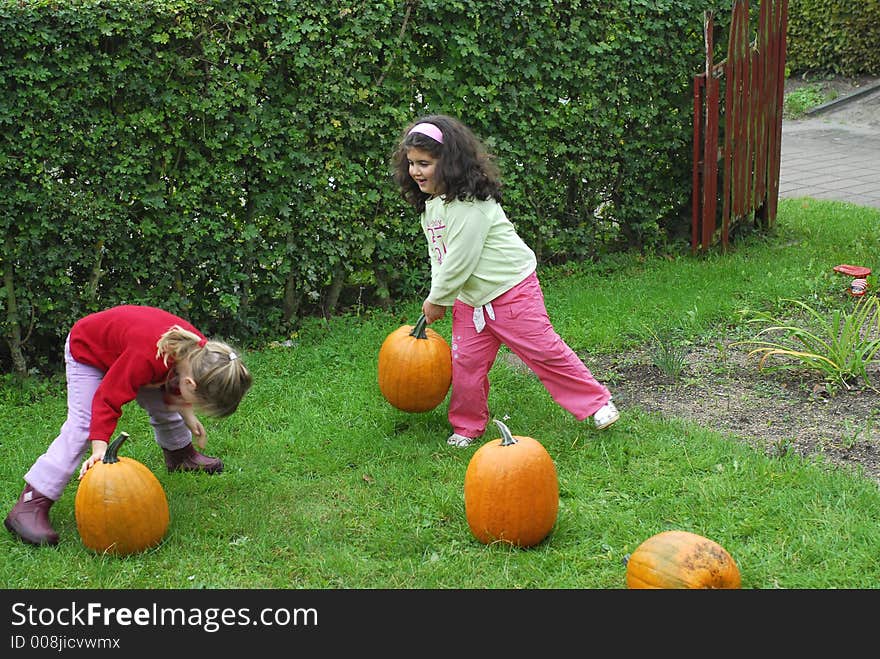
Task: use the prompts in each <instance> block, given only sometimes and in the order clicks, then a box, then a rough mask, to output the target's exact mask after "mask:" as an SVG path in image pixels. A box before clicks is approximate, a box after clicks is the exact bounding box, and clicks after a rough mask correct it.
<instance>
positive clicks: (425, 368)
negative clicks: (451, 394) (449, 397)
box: [379, 314, 452, 412]
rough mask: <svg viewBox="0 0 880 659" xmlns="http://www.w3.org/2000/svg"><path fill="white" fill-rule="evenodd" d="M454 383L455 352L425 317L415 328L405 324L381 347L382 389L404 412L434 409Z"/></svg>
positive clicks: (389, 399) (380, 380)
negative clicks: (453, 355)
mask: <svg viewBox="0 0 880 659" xmlns="http://www.w3.org/2000/svg"><path fill="white" fill-rule="evenodd" d="M451 384H452V352H451V351H450V350H449V344H448V343H446V339H444V338H443V337H442V336H441V335H440V334H438V333H437V332H435V331H434V330H432V329H431V328H429V327H427V320H426V319H425V315H424V314H422V315H421V316H419V319H418V321H417V322H416V324H415V326H413V325H402V326H400V327H398V328H397V329H396V330H394V331H393V332H391V334H389V335H388V336H387V337H386V338H385V341H383V342H382V347H381V348H379V390H380V391H381V392H382V395H383V396H384V397H385V400H387V401H388V402H389V403H391V405H393V406H394V407H396V408H397V409H399V410H403V411H404V412H427V411H429V410H433V409H434V408H435V407H437V406H438V405H439V404H440V403H442V402H443V399H444V398H446V393H447V392H448V391H449V386H450V385H451Z"/></svg>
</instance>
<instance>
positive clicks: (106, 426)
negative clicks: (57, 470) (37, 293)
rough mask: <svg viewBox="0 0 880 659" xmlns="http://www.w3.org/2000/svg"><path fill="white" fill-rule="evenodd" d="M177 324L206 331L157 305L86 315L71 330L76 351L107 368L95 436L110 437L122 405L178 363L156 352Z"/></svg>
mask: <svg viewBox="0 0 880 659" xmlns="http://www.w3.org/2000/svg"><path fill="white" fill-rule="evenodd" d="M172 325H180V326H181V327H182V328H184V329H186V330H189V331H190V332H193V333H195V334H196V335H197V336H199V337H200V338H205V336H204V335H203V334H202V333H201V332H199V330H197V329H196V328H195V327H193V326H192V325H190V324H189V323H188V322H187V321H185V320H184V319H183V318H178V317H177V316H175V315H173V314H171V313H168V312H167V311H163V310H162V309H156V308H154V307H141V306H134V305H123V306H119V307H112V308H110V309H106V310H104V311H99V312H97V313H93V314H91V315H88V316H85V317H84V318H80V319H79V320H78V321H76V323H74V325H73V327H72V328H71V330H70V354H71V355H73V358H74V359H75V360H76V361H78V362H80V363H81V364H88V365H89V366H94V367H95V368H99V369H101V370H102V371H104V378H103V379H102V380H101V384H100V385H98V389H97V391H95V396H94V398H93V399H92V419H91V427H90V430H89V439H90V440H93V439H100V440H103V441H105V442H109V441H110V436H111V435H112V434H113V431H114V430H115V429H116V424H117V422H118V421H119V417H120V416H122V406H123V405H124V404H125V403H128V402H129V401H132V400H134V399H135V397H136V396H137V392H138V389H140V388H141V387H143V386H144V385H147V384H160V383H163V382H165V379H166V377H167V376H168V371H169V370H171V367H172V366H173V360H171V359H169V362H168V363H169V365H168V366H166V365H165V364H164V363H162V359H161V358H157V357H156V350H157V348H156V342H157V341H158V340H159V337H160V336H162V334H164V333H165V332H166V330H168V328H170V327H171V326H172Z"/></svg>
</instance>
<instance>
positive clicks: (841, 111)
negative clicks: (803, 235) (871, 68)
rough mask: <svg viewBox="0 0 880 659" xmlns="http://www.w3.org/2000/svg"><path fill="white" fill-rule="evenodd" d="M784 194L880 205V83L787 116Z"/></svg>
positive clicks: (781, 180) (782, 170)
mask: <svg viewBox="0 0 880 659" xmlns="http://www.w3.org/2000/svg"><path fill="white" fill-rule="evenodd" d="M779 196H780V197H812V198H814V199H833V200H838V201H849V202H852V203H854V204H857V205H859V206H871V207H874V208H880V88H878V89H876V90H875V91H873V92H871V93H869V94H863V95H862V96H861V97H859V98H858V99H854V100H849V101H846V102H844V103H841V104H840V105H839V107H830V108H828V109H826V110H823V111H822V112H821V113H818V114H814V115H813V116H812V117H810V118H807V119H801V120H798V121H783V122H782V155H781V161H780V167H779Z"/></svg>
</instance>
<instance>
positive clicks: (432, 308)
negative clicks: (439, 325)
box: [422, 300, 446, 325]
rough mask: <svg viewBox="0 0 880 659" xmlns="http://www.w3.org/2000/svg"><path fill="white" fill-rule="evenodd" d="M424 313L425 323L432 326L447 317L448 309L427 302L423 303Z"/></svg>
mask: <svg viewBox="0 0 880 659" xmlns="http://www.w3.org/2000/svg"><path fill="white" fill-rule="evenodd" d="M422 313H423V314H425V321H426V322H427V324H428V325H430V324H431V323H433V322H434V321H435V320H440V319H441V318H443V316H445V315H446V307H444V306H441V305H439V304H434V303H433V302H428V301H427V300H425V301H424V302H422Z"/></svg>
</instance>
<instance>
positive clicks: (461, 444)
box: [446, 432, 474, 448]
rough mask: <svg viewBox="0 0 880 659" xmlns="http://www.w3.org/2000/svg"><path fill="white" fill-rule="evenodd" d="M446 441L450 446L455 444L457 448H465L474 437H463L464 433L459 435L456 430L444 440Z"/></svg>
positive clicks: (472, 441) (471, 442)
mask: <svg viewBox="0 0 880 659" xmlns="http://www.w3.org/2000/svg"><path fill="white" fill-rule="evenodd" d="M446 443H447V444H449V445H450V446H457V447H458V448H467V447H468V446H470V445H471V444H473V443H474V438H473V437H465V436H464V435H459V434H458V433H457V432H454V433H452V434H451V435H449V439H447V440H446Z"/></svg>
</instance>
